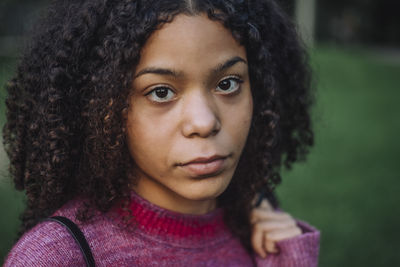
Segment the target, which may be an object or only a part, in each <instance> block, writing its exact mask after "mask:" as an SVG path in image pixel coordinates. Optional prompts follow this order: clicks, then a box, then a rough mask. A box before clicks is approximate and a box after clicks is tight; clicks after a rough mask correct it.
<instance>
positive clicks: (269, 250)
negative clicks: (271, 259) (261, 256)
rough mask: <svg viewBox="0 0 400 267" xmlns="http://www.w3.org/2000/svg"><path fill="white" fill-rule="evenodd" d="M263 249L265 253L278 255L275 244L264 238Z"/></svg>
mask: <svg viewBox="0 0 400 267" xmlns="http://www.w3.org/2000/svg"><path fill="white" fill-rule="evenodd" d="M265 236H266V235H265ZM264 249H265V251H266V252H267V253H278V248H277V247H276V242H274V241H271V240H268V239H267V238H264Z"/></svg>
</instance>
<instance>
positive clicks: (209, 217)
mask: <svg viewBox="0 0 400 267" xmlns="http://www.w3.org/2000/svg"><path fill="white" fill-rule="evenodd" d="M81 205H82V203H81V201H79V200H73V201H70V202H69V203H67V204H66V205H65V206H63V207H62V208H61V209H60V210H58V211H57V212H56V213H55V214H54V215H59V216H65V217H68V218H70V219H72V220H73V221H75V222H76V223H77V224H78V226H79V227H80V229H81V230H82V232H83V233H84V235H85V237H86V239H87V240H88V243H89V245H90V247H91V249H92V253H93V256H94V259H95V261H96V266H253V265H254V263H255V264H256V265H257V266H282V267H290V266H299V267H300V266H304V267H312V266H317V265H318V249H319V232H318V231H317V230H316V229H315V228H313V227H311V226H309V225H307V224H306V223H304V222H298V225H299V226H300V227H301V228H302V230H303V234H302V235H300V236H297V237H295V238H292V239H288V240H284V241H281V242H279V243H278V245H279V249H280V253H279V254H276V255H275V254H274V255H269V256H267V258H266V259H261V258H259V257H258V256H256V255H255V254H252V255H250V254H249V253H247V252H246V250H245V249H244V248H243V247H242V245H241V243H240V242H239V240H238V239H237V238H235V237H233V236H232V234H231V233H230V231H229V229H228V228H227V227H226V225H225V224H224V222H223V211H222V210H221V209H217V210H215V211H213V212H211V213H208V214H206V215H187V214H180V213H176V212H172V211H168V210H165V209H163V208H160V207H158V206H155V205H153V204H152V203H150V202H148V201H146V200H144V199H142V198H141V197H139V196H138V195H136V194H134V193H132V197H131V204H130V205H129V206H128V207H125V208H122V207H116V208H115V209H113V210H111V211H109V212H107V213H106V214H103V213H100V212H99V213H97V214H96V215H95V216H94V217H93V218H92V219H91V220H90V221H89V222H86V223H81V222H79V221H77V220H75V219H74V218H75V216H74V215H75V213H76V211H77V210H78V209H79V207H80V206H81ZM132 215H133V216H132ZM253 262H254V263H253ZM4 266H85V262H84V258H83V256H82V254H81V252H80V250H79V247H78V245H77V244H76V242H75V240H74V239H73V237H72V236H71V235H70V233H69V232H68V231H67V230H66V229H65V228H64V227H63V226H61V225H60V224H58V223H56V222H51V221H46V222H42V223H40V224H38V225H36V226H35V227H34V228H33V229H31V230H30V231H28V232H27V233H25V234H24V236H22V238H21V239H20V240H19V241H18V242H17V244H16V245H15V246H14V247H13V249H12V250H11V252H10V253H9V255H8V258H7V260H6V262H5V265H4Z"/></svg>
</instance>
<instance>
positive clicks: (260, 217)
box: [250, 208, 294, 224]
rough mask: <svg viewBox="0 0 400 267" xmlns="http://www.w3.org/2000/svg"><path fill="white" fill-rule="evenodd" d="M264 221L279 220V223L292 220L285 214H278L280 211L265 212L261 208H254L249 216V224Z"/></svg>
mask: <svg viewBox="0 0 400 267" xmlns="http://www.w3.org/2000/svg"><path fill="white" fill-rule="evenodd" d="M265 220H279V221H284V220H293V221H294V219H293V218H292V217H291V216H290V215H289V214H288V213H285V212H280V211H265V210H263V209H261V208H255V209H253V210H252V212H251V214H250V222H251V223H253V224H254V223H256V222H258V221H265Z"/></svg>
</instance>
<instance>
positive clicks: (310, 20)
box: [0, 0, 400, 267]
mask: <svg viewBox="0 0 400 267" xmlns="http://www.w3.org/2000/svg"><path fill="white" fill-rule="evenodd" d="M279 2H281V4H282V6H283V7H284V9H286V10H287V12H288V13H289V14H290V16H291V17H292V18H293V20H294V21H296V22H297V23H298V25H299V27H298V29H299V32H300V33H301V35H302V36H303V39H304V41H305V43H306V44H307V46H308V47H309V53H310V56H311V62H312V66H313V70H314V78H315V85H316V89H317V90H316V105H315V107H314V109H313V117H314V128H315V136H316V142H315V146H314V148H313V149H312V150H311V153H310V155H309V157H308V158H307V160H306V161H305V162H303V163H298V164H296V165H295V166H294V167H293V169H292V170H290V171H287V170H283V172H282V176H283V182H282V184H281V186H279V187H278V196H279V198H280V201H281V205H282V208H283V209H285V210H286V211H288V212H290V213H291V214H292V215H293V216H295V217H297V218H301V219H303V220H305V221H308V222H310V223H311V224H313V225H315V226H316V227H317V228H319V229H320V230H321V233H322V240H321V252H320V266H323V267H325V266H332V267H333V266H339V265H340V266H352V267H354V266H400V256H399V254H398V251H399V249H400V245H399V241H400V230H399V225H400V209H399V207H398V204H399V202H400V195H399V193H398V192H397V191H398V190H399V189H400V174H399V171H400V168H399V165H400V164H399V159H400V157H399V153H400V142H399V139H398V138H399V137H400V119H399V118H400V105H399V102H400V90H399V89H400V86H399V84H400V16H399V15H398V10H400V1H396V0H335V1H332V0H280V1H279ZM47 4H48V1H47V0H1V2H0V126H3V125H4V120H5V107H4V99H5V97H6V92H5V90H4V86H5V84H6V83H7V81H8V80H9V79H10V78H11V77H12V76H13V73H14V71H15V67H16V63H17V60H18V57H19V55H20V54H19V53H20V51H21V49H22V47H23V45H24V40H26V38H27V36H28V35H29V32H30V31H31V30H32V25H33V22H34V21H35V20H36V19H37V18H38V17H39V16H40V14H41V13H42V12H43V10H45V7H46V5H47ZM0 138H1V137H0ZM7 164H8V161H7V158H6V156H5V153H4V151H3V148H2V147H1V144H0V211H1V213H2V216H1V219H0V260H3V259H4V257H5V256H6V254H7V252H8V251H9V249H10V247H11V246H12V244H13V242H14V241H15V238H16V231H17V228H18V224H19V221H18V216H19V214H20V213H21V211H22V209H23V194H22V193H19V192H16V191H15V190H14V189H13V186H12V184H11V182H10V179H9V175H8V173H7Z"/></svg>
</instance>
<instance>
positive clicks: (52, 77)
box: [3, 0, 313, 249]
mask: <svg viewBox="0 0 400 267" xmlns="http://www.w3.org/2000/svg"><path fill="white" fill-rule="evenodd" d="M200 13H203V14H207V15H208V17H209V18H210V19H211V20H215V21H219V22H220V23H222V24H223V25H224V26H225V27H226V28H227V29H229V30H230V31H231V32H232V35H233V37H234V38H235V39H236V40H237V41H238V42H239V43H240V44H241V45H243V46H244V47H245V48H246V53H247V58H248V63H249V64H248V65H249V74H250V83H251V87H252V94H253V100H254V101H253V102H254V112H253V120H252V125H251V128H250V133H249V136H248V139H247V143H246V146H245V148H244V150H243V153H242V156H241V158H240V162H239V164H238V167H237V170H236V172H235V174H234V176H233V178H232V182H231V183H230V185H229V186H228V188H227V190H226V191H225V192H224V193H223V194H222V195H221V196H220V197H219V198H218V205H219V206H221V207H223V208H224V209H225V210H226V211H227V212H225V216H226V218H225V221H226V223H227V225H228V226H229V227H230V228H231V230H232V232H233V233H234V234H236V235H237V236H238V237H239V238H240V239H241V241H242V243H243V245H244V246H245V247H246V248H247V249H249V248H250V231H251V227H250V222H249V213H250V211H251V208H252V200H253V199H254V197H255V195H256V193H257V192H259V191H260V190H261V189H262V190H264V192H265V193H266V195H267V196H268V197H269V198H270V199H271V200H272V199H273V190H274V188H275V186H276V185H277V184H279V183H280V176H279V172H278V171H279V168H280V167H281V166H282V165H284V166H286V167H290V166H291V164H292V163H294V162H295V161H297V160H298V159H302V158H303V156H304V155H305V154H306V153H307V152H308V149H309V147H310V146H311V145H312V144H313V132H312V129H311V120H310V114H309V112H310V111H309V109H310V106H311V104H312V97H311V92H310V91H311V90H310V88H311V79H310V70H309V66H308V57H307V54H306V52H305V49H304V48H303V45H302V43H301V41H300V40H299V38H298V36H297V33H296V28H295V26H294V25H293V23H292V22H291V21H290V19H289V18H288V17H287V16H286V15H285V14H284V12H282V10H281V9H280V7H279V6H278V5H277V4H276V3H275V2H274V1H273V0H247V1H245V0H118V1H117V0H85V1H81V0H70V1H62V0H59V1H54V2H53V3H52V5H50V7H49V9H48V12H47V15H46V16H45V17H44V18H42V20H41V23H40V24H39V25H40V27H39V31H38V32H37V33H36V34H35V36H34V37H33V38H32V41H31V43H30V45H29V46H28V47H27V49H26V51H25V53H24V55H23V56H22V59H21V61H20V63H19V66H18V69H17V73H16V76H15V77H14V78H13V79H12V80H11V81H10V82H9V84H8V85H7V90H8V97H7V100H6V106H7V122H6V124H5V126H4V129H3V135H4V145H5V149H6V152H7V153H8V156H9V158H10V173H11V175H12V177H13V180H14V183H15V185H16V188H17V189H18V190H25V192H26V195H27V203H26V209H25V211H24V213H23V215H22V229H21V233H22V232H24V231H26V230H28V229H30V228H31V227H33V226H34V225H35V224H37V223H38V221H39V220H40V219H42V218H44V217H47V216H49V215H50V214H52V213H53V212H54V211H55V210H56V209H58V208H60V207H61V206H62V205H63V204H64V203H65V202H67V201H68V200H70V199H71V198H73V197H76V196H84V197H85V198H86V199H89V200H90V203H89V204H90V205H92V204H93V205H95V207H96V208H98V209H99V210H101V211H103V212H105V211H107V210H109V209H110V207H112V206H113V205H114V204H115V203H116V201H117V200H120V199H124V198H126V197H127V196H128V195H129V190H130V189H129V186H128V185H129V184H130V183H132V182H134V181H131V180H130V179H132V178H130V177H128V175H127V170H128V169H129V168H130V166H131V164H132V160H131V158H130V156H129V152H128V149H127V144H126V141H125V138H126V136H125V130H124V129H125V128H124V127H125V120H124V116H123V113H124V111H126V109H127V108H128V101H127V99H128V96H129V94H130V91H131V89H132V88H131V84H132V79H133V72H134V69H135V66H136V65H137V64H138V62H139V59H140V52H141V48H142V47H143V45H144V44H145V42H146V40H147V39H148V37H149V36H150V35H151V34H152V33H153V32H154V31H156V30H157V29H159V28H160V27H162V25H163V24H165V23H168V22H171V21H172V20H173V18H174V16H176V15H177V14H187V15H196V14H200ZM89 204H88V205H89Z"/></svg>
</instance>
